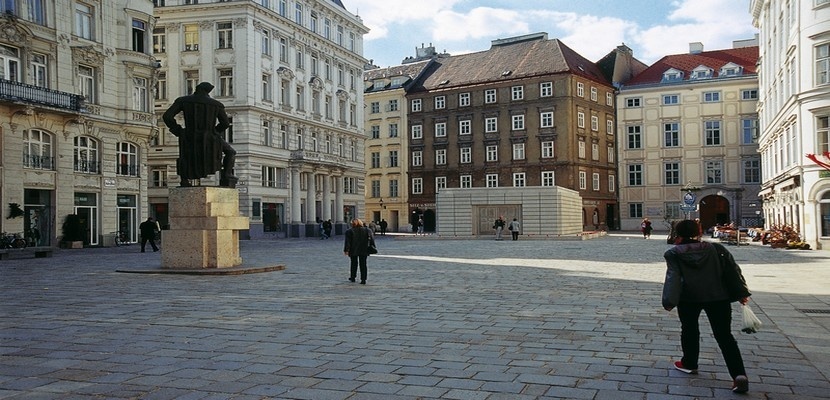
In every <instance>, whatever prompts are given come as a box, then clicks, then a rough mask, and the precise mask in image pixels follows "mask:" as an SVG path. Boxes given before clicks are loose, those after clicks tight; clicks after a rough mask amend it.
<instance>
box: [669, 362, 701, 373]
mask: <svg viewBox="0 0 830 400" xmlns="http://www.w3.org/2000/svg"><path fill="white" fill-rule="evenodd" d="M674 369H676V370H678V371H680V372H685V373H687V374H696V373H697V368H694V369H692V368H686V367H684V366H683V361H675V362H674Z"/></svg>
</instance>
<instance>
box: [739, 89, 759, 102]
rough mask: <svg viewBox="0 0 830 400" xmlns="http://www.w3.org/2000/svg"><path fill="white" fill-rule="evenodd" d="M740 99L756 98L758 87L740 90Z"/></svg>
mask: <svg viewBox="0 0 830 400" xmlns="http://www.w3.org/2000/svg"><path fill="white" fill-rule="evenodd" d="M741 100H758V89H744V90H741Z"/></svg>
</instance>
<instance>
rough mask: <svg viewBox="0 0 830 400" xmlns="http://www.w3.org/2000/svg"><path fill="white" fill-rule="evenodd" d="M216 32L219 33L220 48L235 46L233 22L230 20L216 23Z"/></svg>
mask: <svg viewBox="0 0 830 400" xmlns="http://www.w3.org/2000/svg"><path fill="white" fill-rule="evenodd" d="M216 33H217V34H218V43H219V45H218V48H220V49H232V48H233V24H231V23H230V22H220V23H218V24H216Z"/></svg>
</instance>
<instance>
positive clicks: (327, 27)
mask: <svg viewBox="0 0 830 400" xmlns="http://www.w3.org/2000/svg"><path fill="white" fill-rule="evenodd" d="M323 37H324V38H326V39H328V40H331V20H330V19H328V18H326V19H325V20H323Z"/></svg>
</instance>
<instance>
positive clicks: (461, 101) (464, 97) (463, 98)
mask: <svg viewBox="0 0 830 400" xmlns="http://www.w3.org/2000/svg"><path fill="white" fill-rule="evenodd" d="M458 106H459V107H469V106H470V94H469V93H461V94H459V95H458Z"/></svg>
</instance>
